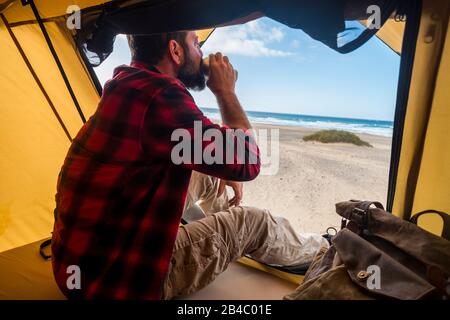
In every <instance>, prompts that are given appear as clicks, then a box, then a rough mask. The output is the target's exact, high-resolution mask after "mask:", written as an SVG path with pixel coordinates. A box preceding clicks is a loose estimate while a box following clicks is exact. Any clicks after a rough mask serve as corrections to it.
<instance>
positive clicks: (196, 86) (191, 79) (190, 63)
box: [178, 55, 206, 91]
mask: <svg viewBox="0 0 450 320" xmlns="http://www.w3.org/2000/svg"><path fill="white" fill-rule="evenodd" d="M200 61H201V63H203V61H202V60H200ZM202 70H203V68H202V66H201V65H200V66H198V68H195V62H194V60H193V59H192V58H191V56H189V55H188V56H186V60H185V61H184V64H183V66H182V67H181V69H180V71H179V72H178V79H180V81H181V82H183V83H184V85H185V86H186V88H188V89H192V90H195V91H201V90H203V89H205V87H206V79H205V74H204V73H203V71H202Z"/></svg>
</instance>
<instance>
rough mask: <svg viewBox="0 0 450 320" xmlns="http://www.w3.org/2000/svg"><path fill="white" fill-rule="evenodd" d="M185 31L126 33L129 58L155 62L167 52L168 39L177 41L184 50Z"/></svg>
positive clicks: (150, 62)
mask: <svg viewBox="0 0 450 320" xmlns="http://www.w3.org/2000/svg"><path fill="white" fill-rule="evenodd" d="M186 36H187V32H186V31H179V32H168V33H158V34H151V35H128V36H127V39H128V45H129V46H130V50H131V58H132V59H133V60H138V61H142V62H146V63H149V64H157V63H158V62H160V61H161V59H162V58H163V57H164V55H165V53H166V52H167V46H168V45H169V41H170V40H175V41H176V42H178V43H179V44H180V45H181V46H182V48H183V50H184V51H185V52H186V50H187V44H186Z"/></svg>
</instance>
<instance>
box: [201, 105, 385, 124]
mask: <svg viewBox="0 0 450 320" xmlns="http://www.w3.org/2000/svg"><path fill="white" fill-rule="evenodd" d="M202 108H203V109H212V110H217V111H220V109H219V108H212V107H200V109H202ZM244 112H261V113H262V112H264V113H273V114H286V115H291V116H307V117H320V118H336V119H349V120H367V121H385V122H392V123H394V120H383V119H368V118H349V117H339V116H323V115H315V114H303V113H288V112H272V111H261V110H244Z"/></svg>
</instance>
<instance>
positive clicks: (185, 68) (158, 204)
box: [52, 32, 260, 299]
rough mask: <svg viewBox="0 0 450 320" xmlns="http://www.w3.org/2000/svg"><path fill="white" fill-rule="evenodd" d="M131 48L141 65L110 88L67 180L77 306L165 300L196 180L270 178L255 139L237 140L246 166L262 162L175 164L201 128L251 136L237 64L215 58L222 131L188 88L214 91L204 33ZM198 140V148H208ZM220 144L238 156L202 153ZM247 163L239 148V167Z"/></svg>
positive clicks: (59, 230)
mask: <svg viewBox="0 0 450 320" xmlns="http://www.w3.org/2000/svg"><path fill="white" fill-rule="evenodd" d="M129 44H130V48H131V52H132V59H133V60H132V62H131V65H130V66H121V67H118V68H117V69H116V70H115V72H114V77H113V79H111V80H110V81H108V82H107V83H106V85H105V88H104V92H103V95H102V98H101V101H100V103H99V106H98V108H97V110H96V112H95V114H94V115H93V116H92V117H91V118H90V119H89V121H88V122H87V123H86V124H85V125H84V126H83V127H82V129H81V130H80V132H79V133H78V135H77V136H76V138H75V139H74V140H73V142H72V145H71V147H70V149H69V151H68V154H67V156H66V159H65V161H64V164H63V167H62V169H61V172H60V174H59V178H58V185H57V194H56V208H55V224H54V232H53V238H52V254H53V259H52V262H53V271H54V275H55V279H56V281H57V283H58V286H59V288H60V289H61V290H62V292H63V293H64V294H65V295H66V296H67V297H69V298H79V299H91V298H102V299H159V298H161V294H162V285H163V282H164V279H165V278H166V275H167V271H168V267H169V261H170V258H171V255H172V249H173V245H174V242H175V238H176V235H177V231H178V225H179V222H180V218H181V214H182V211H183V205H184V201H185V198H186V193H187V189H188V184H189V179H190V175H191V171H192V170H195V171H198V172H202V173H205V174H207V175H210V176H215V177H219V178H221V179H223V180H225V181H227V180H232V181H246V180H252V179H254V178H255V177H256V176H257V175H258V173H259V169H260V161H259V150H258V147H257V145H256V143H255V141H254V139H252V137H251V136H249V137H244V138H243V137H241V136H236V137H235V138H233V139H235V140H236V142H237V143H238V144H240V145H244V146H245V156H246V158H247V157H248V158H253V159H256V160H257V161H256V162H253V163H252V162H249V161H245V162H244V163H241V162H238V161H233V163H231V164H229V163H228V164H226V163H225V162H222V163H213V164H206V163H205V162H204V161H200V162H198V161H194V160H192V159H193V158H194V157H195V155H192V157H190V158H191V159H190V160H191V161H185V162H183V163H181V164H179V165H177V164H174V162H173V161H172V150H173V148H174V146H175V145H176V142H175V141H172V134H173V132H174V131H175V130H177V129H184V130H186V131H187V132H190V133H192V132H194V124H195V122H200V123H201V130H202V133H203V132H205V131H206V130H208V129H215V130H217V131H218V132H220V134H221V135H223V136H224V137H225V136H226V130H227V128H232V129H242V130H248V129H250V128H251V126H250V123H249V121H248V119H247V117H246V115H245V113H244V111H243V110H242V107H241V106H240V104H239V101H238V99H237V97H236V94H235V92H234V85H235V79H234V77H235V76H234V71H233V67H232V65H231V64H230V62H229V60H228V58H227V57H224V56H222V55H221V54H220V53H217V54H215V55H211V56H210V70H209V79H208V83H207V84H208V87H209V89H210V90H211V91H212V92H213V93H214V94H215V96H216V98H217V101H218V104H219V107H220V110H221V114H222V120H223V123H224V125H225V126H219V125H217V124H214V123H212V122H211V121H210V120H209V119H208V118H206V117H205V116H204V115H203V114H202V112H201V111H200V110H199V109H198V107H197V106H196V104H195V102H194V100H193V98H192V97H191V95H190V94H189V92H188V91H187V89H186V88H193V89H203V88H204V87H205V77H204V75H203V72H202V52H201V50H200V47H199V43H198V38H197V36H196V34H195V32H178V33H168V34H160V35H152V36H130V37H129ZM197 138H201V137H197ZM247 138H248V139H247ZM194 139H195V135H194V137H193V138H192V141H190V142H191V143H190V144H191V145H192V146H194V145H196V143H198V141H194ZM223 140H226V139H225V138H224V139H223ZM211 145H213V147H216V148H214V149H215V150H216V151H217V150H218V151H217V152H219V153H220V154H222V155H227V156H229V155H230V151H229V150H226V148H225V146H220V145H219V144H218V143H216V141H209V142H203V141H201V142H200V148H201V149H200V152H203V150H205V148H207V147H211ZM221 148H223V149H221ZM193 149H194V151H195V148H193ZM227 152H228V154H227ZM202 154H203V153H202ZM238 156H239V154H238V150H236V151H234V149H233V150H232V154H231V158H232V159H233V160H237V159H238ZM70 266H77V267H78V268H79V271H80V276H81V285H80V286H68V285H67V283H68V281H70V279H71V278H70V279H69V277H70V276H71V273H70V272H69V267H70ZM70 270H72V269H70Z"/></svg>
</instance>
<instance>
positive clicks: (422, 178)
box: [392, 0, 450, 234]
mask: <svg viewBox="0 0 450 320" xmlns="http://www.w3.org/2000/svg"><path fill="white" fill-rule="evenodd" d="M449 13H450V3H449V2H448V1H444V0H440V1H424V3H423V8H422V17H421V21H420V29H419V35H418V41H417V46H416V54H415V58H414V65H413V74H412V79H411V87H410V91H409V98H408V105H407V113H406V118H405V125H404V131H403V139H402V148H401V155H400V161H399V168H398V174H397V183H396V187H395V197H394V205H393V210H392V211H393V213H394V214H396V215H398V216H400V217H403V218H409V217H410V216H411V215H413V214H414V213H417V212H420V211H422V210H427V209H434V210H438V211H444V212H447V213H450V197H449V194H450V166H449V163H450V148H449V146H450V135H449V134H448V126H449V123H450V108H449V104H450V91H449V89H448V88H449V87H450V73H449V72H448V70H449V68H450V33H449V32H448V29H449ZM419 223H420V225H421V226H422V227H424V228H425V229H427V230H429V231H432V232H434V233H436V234H440V233H441V231H442V230H441V229H442V222H441V220H439V219H438V218H436V216H433V215H431V216H429V217H426V216H424V217H423V218H420V219H419Z"/></svg>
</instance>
